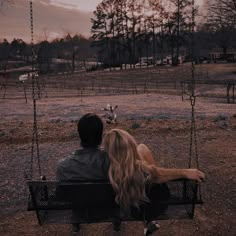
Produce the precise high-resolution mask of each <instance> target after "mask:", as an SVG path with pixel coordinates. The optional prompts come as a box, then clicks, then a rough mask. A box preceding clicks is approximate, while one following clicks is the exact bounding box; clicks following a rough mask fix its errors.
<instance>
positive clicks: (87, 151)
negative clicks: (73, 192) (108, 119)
mask: <svg viewBox="0 0 236 236" xmlns="http://www.w3.org/2000/svg"><path fill="white" fill-rule="evenodd" d="M77 128H78V133H79V137H80V146H81V147H80V148H79V149H78V150H76V151H75V152H74V153H73V154H72V155H71V156H70V157H68V158H65V159H63V160H61V161H60V162H59V163H58V165H57V170H56V177H57V180H59V181H63V182H66V181H76V180H85V181H86V180H87V181H89V180H108V169H109V165H110V162H109V158H108V156H107V154H106V153H105V152H104V151H103V150H102V149H101V148H100V145H101V142H102V134H103V122H102V120H101V119H100V117H99V116H97V115H96V114H93V113H88V114H86V115H84V116H83V117H82V118H81V119H80V120H79V122H78V127H77ZM73 217H75V218H76V210H75V211H73ZM113 225H114V229H116V230H119V227H120V224H118V225H117V227H116V223H115V222H114V223H113ZM115 227H116V228H115ZM79 230H80V225H79V224H75V223H74V224H72V231H73V233H75V234H76V233H77V232H78V231H79Z"/></svg>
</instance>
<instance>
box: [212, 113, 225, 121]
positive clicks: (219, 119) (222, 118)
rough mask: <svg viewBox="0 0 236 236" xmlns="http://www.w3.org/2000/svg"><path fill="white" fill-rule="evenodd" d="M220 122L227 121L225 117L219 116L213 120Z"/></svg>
mask: <svg viewBox="0 0 236 236" xmlns="http://www.w3.org/2000/svg"><path fill="white" fill-rule="evenodd" d="M221 120H227V116H225V115H222V114H220V115H218V116H216V117H215V118H214V122H217V121H221Z"/></svg>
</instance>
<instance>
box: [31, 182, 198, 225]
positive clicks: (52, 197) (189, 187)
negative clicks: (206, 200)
mask: <svg viewBox="0 0 236 236" xmlns="http://www.w3.org/2000/svg"><path fill="white" fill-rule="evenodd" d="M28 186H29V191H30V198H29V204H28V210H31V211H36V214H37V217H38V221H39V224H45V223H92V222H93V223H96V222H111V221H112V219H114V217H116V218H117V217H118V218H120V219H121V220H122V221H143V220H158V219H170V218H174V219H179V218H192V217H193V215H194V208H195V205H196V204H201V203H202V201H201V199H199V197H198V194H197V192H198V185H197V184H196V182H195V181H189V180H178V181H171V182H168V183H167V184H151V185H147V187H146V188H147V196H148V198H149V200H150V201H149V202H146V203H144V204H143V205H141V207H140V209H137V208H132V209H131V210H130V212H129V213H128V214H127V212H125V211H123V210H122V209H121V208H120V207H119V205H117V204H116V202H115V195H114V192H113V190H112V187H111V185H110V184H109V183H107V182H76V183H75V182H69V183H59V182H57V181H29V182H28Z"/></svg>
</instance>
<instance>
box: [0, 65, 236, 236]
mask: <svg viewBox="0 0 236 236" xmlns="http://www.w3.org/2000/svg"><path fill="white" fill-rule="evenodd" d="M235 71H236V66H235V65H234V64H222V65H215V64H214V65H213V64H209V65H201V66H198V67H197V68H196V78H197V79H208V80H225V81H227V80H234V81H235V77H236V74H235ZM189 78H190V67H189V66H188V65H186V66H181V67H177V68H172V67H169V68H167V67H166V68H155V69H148V70H147V69H140V70H135V71H134V70H130V71H113V72H92V73H87V74H75V75H57V76H53V77H50V78H48V79H47V78H46V77H45V78H44V79H41V81H40V92H41V99H40V100H38V101H37V105H38V106H37V114H38V128H39V136H40V140H39V141H40V145H39V147H40V160H41V167H42V172H43V174H45V175H46V176H47V178H48V179H55V166H56V163H57V162H58V161H59V160H60V159H61V158H64V157H66V156H68V155H69V154H70V152H71V151H73V150H75V149H76V148H77V147H78V145H79V141H78V137H77V133H76V122H77V120H78V119H79V118H80V117H81V116H82V115H83V114H85V113H86V112H95V113H98V114H100V115H103V111H101V109H102V108H104V107H105V106H106V104H107V103H111V104H112V105H118V110H117V113H118V123H117V124H115V125H108V124H106V125H105V130H108V129H110V128H113V127H119V128H123V129H125V130H127V131H129V132H130V133H131V134H132V135H134V136H135V138H136V139H137V141H138V142H139V143H140V142H144V143H146V144H147V145H148V146H149V147H150V148H151V150H152V151H153V152H154V154H155V157H156V159H157V160H158V162H159V163H160V165H161V166H166V167H174V166H176V167H187V166H188V158H189V145H190V121H191V106H190V101H189V99H188V98H189V97H188V93H189V91H186V94H184V99H183V101H182V99H181V95H182V93H181V92H182V91H181V86H180V81H182V80H188V79H189ZM0 82H1V85H2V87H1V90H0V107H1V110H0V146H1V152H0V170H1V171H0V177H1V178H0V235H4V236H5V235H10V236H12V235H17V236H18V235H70V230H71V227H70V226H68V225H59V226H58V225H51V226H43V227H40V226H38V225H37V220H36V216H35V214H33V213H30V212H26V203H27V189H26V186H25V180H24V170H28V168H29V160H30V155H31V139H32V120H33V111H32V99H31V88H30V83H29V82H28V81H27V82H26V84H25V88H26V94H27V103H26V102H25V97H24V92H23V90H22V88H23V87H22V84H19V82H18V81H17V80H16V79H12V80H11V81H10V82H9V80H8V81H5V80H4V81H3V80H1V81H0ZM4 84H5V85H6V86H5V87H6V88H7V89H6V93H5V97H4V98H3V95H4V91H5V90H4V89H5V87H4V86H3V85H4ZM81 91H82V92H81ZM196 95H197V100H196V105H195V112H196V122H197V123H196V126H197V139H198V151H199V164H200V169H202V170H203V171H204V172H205V173H206V176H207V180H206V182H205V183H204V184H203V186H202V195H203V200H204V204H203V205H202V206H198V207H197V209H196V212H195V213H196V214H195V218H194V219H193V220H178V221H177V220H169V221H163V222H161V229H160V230H159V231H158V232H157V233H155V234H154V235H161V236H172V235H173V236H192V235H196V236H202V235H203V236H204V235H212V236H215V235H217V236H233V235H236V224H235V219H236V192H235V186H236V185H235V184H236V104H232V103H231V104H227V100H226V86H225V85H224V84H221V85H219V84H215V85H214V84H213V85H212V84H211V85H210V84H199V85H196ZM34 176H35V177H37V176H38V173H37V168H35V172H34ZM81 235H85V236H95V235H97V236H98V235H101V236H108V235H112V227H111V225H110V224H99V225H98V224H92V225H83V226H82V232H81ZM121 235H122V236H132V235H135V236H139V235H140V236H141V235H143V225H142V223H141V222H133V223H124V224H123V225H122V231H121Z"/></svg>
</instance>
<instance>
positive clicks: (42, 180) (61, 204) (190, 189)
mask: <svg viewBox="0 0 236 236" xmlns="http://www.w3.org/2000/svg"><path fill="white" fill-rule="evenodd" d="M192 7H193V13H192V15H193V16H192V22H193V23H194V0H193V6H192ZM30 19H31V46H32V72H34V71H35V56H34V42H33V5H32V1H30ZM193 31H194V25H193ZM192 41H193V40H192ZM192 46H193V45H192ZM32 97H33V111H34V122H33V134H32V148H31V158H30V170H29V172H28V173H27V172H25V178H26V182H27V185H28V188H29V198H28V210H29V211H35V212H36V216H37V219H38V223H39V225H44V224H52V223H57V224H62V223H63V224H71V223H77V224H80V223H97V222H114V218H116V219H118V220H119V221H152V220H161V219H186V218H193V217H194V211H195V206H196V205H198V204H202V203H203V201H202V196H201V189H200V185H199V183H197V182H196V181H192V180H187V179H178V180H175V181H170V182H168V183H167V184H149V185H147V186H146V188H147V195H148V197H149V199H150V203H148V204H145V205H143V206H141V208H140V210H139V211H136V210H133V211H132V212H131V214H130V215H129V216H123V215H122V216H121V215H119V214H117V213H118V212H120V207H119V206H118V205H117V204H116V202H115V196H114V192H113V189H112V187H111V185H110V183H108V182H101V181H89V182H85V181H79V182H70V183H61V182H58V181H52V180H46V177H45V176H43V177H42V172H41V163H40V154H39V138H38V128H37V112H36V106H37V99H39V98H40V88H39V86H38V77H36V76H34V74H33V76H32ZM195 101H196V96H195V80H194V63H193V62H192V89H191V95H190V102H191V108H192V112H191V115H192V116H191V129H190V146H189V168H190V167H192V164H193V156H194V153H195V158H196V160H195V163H196V166H195V167H196V168H198V166H199V162H198V151H197V134H196V125H195ZM35 146H36V160H37V167H38V174H39V178H38V180H36V179H35V177H34V173H33V172H34V170H33V169H34V168H33V166H34V159H35V157H34V153H35ZM167 186H168V187H167ZM75 213H76V214H75ZM75 215H76V217H75Z"/></svg>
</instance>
